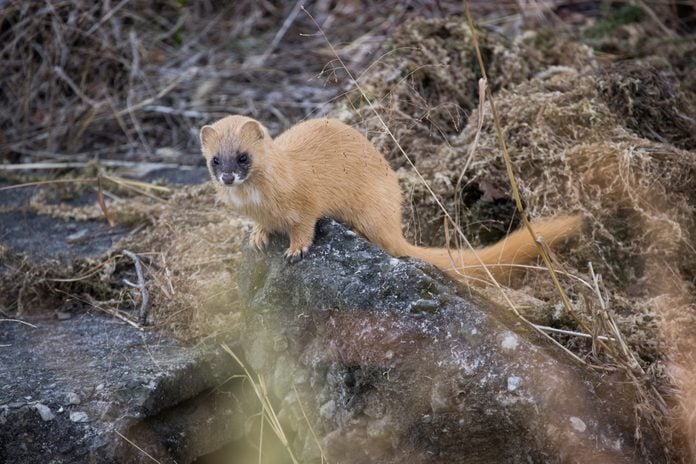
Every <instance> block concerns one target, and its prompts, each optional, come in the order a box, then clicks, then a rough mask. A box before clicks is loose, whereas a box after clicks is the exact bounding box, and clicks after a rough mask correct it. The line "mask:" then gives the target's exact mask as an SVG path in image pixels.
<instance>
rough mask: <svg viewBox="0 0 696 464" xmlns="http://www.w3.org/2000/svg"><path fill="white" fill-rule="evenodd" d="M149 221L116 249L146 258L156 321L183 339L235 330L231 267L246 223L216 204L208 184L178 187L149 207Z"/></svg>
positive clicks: (236, 255) (235, 310)
mask: <svg viewBox="0 0 696 464" xmlns="http://www.w3.org/2000/svg"><path fill="white" fill-rule="evenodd" d="M130 207H131V208H132V207H136V208H137V204H136V205H133V204H131V205H130ZM150 220H151V227H147V228H146V229H144V230H143V231H142V232H140V233H138V234H136V235H133V236H129V237H126V238H124V239H123V240H122V241H121V242H120V243H119V244H118V245H117V246H115V247H114V249H123V248H126V249H129V250H132V251H135V252H137V253H138V254H139V255H140V256H145V257H147V258H148V259H147V261H146V263H145V268H146V274H147V280H148V288H149V291H150V296H151V299H152V302H151V308H152V311H153V312H152V316H153V322H154V324H155V325H156V326H157V327H159V328H163V329H165V330H168V331H170V332H171V333H174V334H175V335H177V336H179V337H181V338H186V339H195V338H199V337H201V336H210V335H215V334H217V333H219V332H220V331H235V330H239V321H238V320H237V318H238V315H239V314H238V311H237V309H238V305H237V304H236V301H237V296H236V287H235V285H234V279H233V278H232V276H231V275H230V269H234V267H235V266H234V261H235V260H236V259H239V250H240V249H241V244H242V242H243V239H244V232H245V228H246V227H247V226H248V223H247V222H246V221H244V220H241V219H239V218H238V217H236V216H235V215H233V214H231V213H230V211H229V210H228V209H227V208H225V207H224V205H219V204H217V201H216V199H215V193H214V192H213V189H212V186H210V185H208V184H206V185H200V186H195V187H185V188H183V189H182V190H180V191H177V193H175V194H174V195H173V196H172V198H170V199H169V200H168V202H167V204H166V205H161V206H160V207H158V208H157V209H156V210H155V211H152V213H151V214H150ZM211 331H214V332H215V333H212V332H211Z"/></svg>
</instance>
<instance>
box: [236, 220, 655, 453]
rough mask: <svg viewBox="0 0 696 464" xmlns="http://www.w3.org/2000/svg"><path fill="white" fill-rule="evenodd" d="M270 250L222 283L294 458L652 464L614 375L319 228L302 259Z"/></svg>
mask: <svg viewBox="0 0 696 464" xmlns="http://www.w3.org/2000/svg"><path fill="white" fill-rule="evenodd" d="M286 246H287V239H286V238H283V237H274V238H273V239H272V241H271V245H270V247H269V249H268V251H267V253H265V254H262V253H258V252H255V251H253V250H251V249H247V250H246V251H245V255H244V257H245V259H244V261H243V265H242V267H241V269H239V272H238V284H239V288H240V291H241V293H242V297H243V301H244V303H245V305H246V306H247V309H246V310H245V317H246V320H247V322H248V330H247V334H249V336H248V337H247V338H246V339H245V341H244V343H243V345H244V351H245V353H246V358H247V360H248V362H249V363H250V364H251V365H252V367H253V368H254V369H255V370H256V372H257V373H259V374H260V375H261V376H262V377H263V378H264V379H266V380H267V382H268V383H269V385H270V386H271V389H272V392H273V393H274V394H275V395H276V396H277V397H278V398H279V399H280V406H279V412H278V414H279V416H280V417H281V419H283V420H284V421H285V423H286V425H287V428H288V430H295V432H296V434H295V438H294V441H293V449H294V450H295V453H296V455H297V456H299V460H300V462H319V460H320V454H322V453H323V454H324V455H325V456H326V457H328V459H329V462H332V463H397V462H399V463H401V462H408V463H491V462H496V463H504V462H509V463H517V462H525V463H526V462H544V463H546V462H625V463H633V462H642V461H644V460H645V459H647V458H650V459H651V460H652V462H664V461H665V457H664V456H663V455H662V454H661V451H660V448H659V447H658V446H657V445H656V443H657V441H656V439H655V436H654V435H653V433H652V432H651V431H650V430H649V429H648V428H645V427H643V428H642V432H643V437H642V438H643V442H642V443H641V444H638V443H636V440H635V430H636V423H635V413H634V411H633V407H632V404H633V403H632V398H633V394H634V392H633V391H632V390H631V387H630V385H628V383H626V382H624V380H625V379H622V378H611V377H609V376H603V377H602V376H600V375H598V374H597V373H595V372H591V371H589V370H587V369H585V368H583V367H581V366H579V365H577V364H575V363H574V362H573V361H571V360H570V359H569V357H568V356H567V355H566V354H564V353H563V352H562V351H561V350H560V349H558V348H557V347H555V346H553V345H551V344H550V343H548V342H547V341H546V340H544V339H542V338H541V337H540V336H538V334H536V333H535V332H533V331H532V330H530V329H529V328H528V327H527V326H525V325H524V324H523V323H522V322H521V321H520V320H519V319H517V318H516V317H515V316H513V315H512V314H511V313H510V312H509V311H508V310H506V309H504V308H501V307H498V306H494V305H492V304H490V303H487V302H486V301H484V300H483V299H481V298H479V297H477V296H476V295H474V294H469V293H468V292H467V291H466V290H465V289H462V288H460V287H458V286H457V285H455V284H454V283H453V282H451V281H448V280H447V279H446V278H444V277H443V276H442V275H441V274H440V272H439V271H437V270H436V269H434V268H432V267H431V266H429V265H427V264H425V263H422V262H419V261H417V260H414V259H395V258H392V257H390V256H389V255H387V254H385V253H384V252H382V251H381V250H379V249H378V248H377V247H376V246H374V245H372V244H370V243H368V242H366V241H365V240H363V239H361V238H359V237H358V236H356V235H355V234H354V233H353V232H351V231H349V230H347V229H346V228H345V227H343V226H342V225H340V224H337V223H335V222H333V221H320V223H319V224H318V226H317V234H316V240H315V244H314V246H313V247H312V248H311V250H310V252H309V255H308V256H307V257H306V258H305V259H304V260H303V261H301V262H299V263H297V264H295V265H290V264H287V263H286V262H285V261H284V260H283V258H282V252H283V250H284V249H285V247H286ZM305 416H306V417H305ZM307 420H309V422H310V424H311V426H312V430H313V431H314V433H316V435H317V439H315V438H314V437H313V434H312V433H307V430H308V429H309V427H308V425H307ZM641 447H643V449H644V451H641ZM643 453H645V454H647V456H646V455H645V454H643Z"/></svg>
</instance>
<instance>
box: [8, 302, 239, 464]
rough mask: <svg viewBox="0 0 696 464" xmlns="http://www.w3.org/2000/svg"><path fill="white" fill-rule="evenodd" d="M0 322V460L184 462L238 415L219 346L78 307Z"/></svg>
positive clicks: (221, 436)
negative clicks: (77, 311) (60, 314)
mask: <svg viewBox="0 0 696 464" xmlns="http://www.w3.org/2000/svg"><path fill="white" fill-rule="evenodd" d="M31 322H32V323H33V324H34V325H36V328H32V327H29V326H26V325H23V324H18V323H11V322H7V321H5V322H0V462H1V463H7V464H10V463H17V464H20V463H21V464H30V463H47V462H51V463H78V462H79V463H81V462H97V463H102V462H103V463H107V462H108V463H111V462H119V463H121V462H152V461H151V460H150V459H149V458H147V457H146V456H145V455H143V453H142V452H140V451H138V450H137V449H136V448H135V447H134V446H133V445H132V444H130V443H128V442H127V441H126V440H125V439H124V438H122V437H121V436H119V435H118V434H119V433H120V434H121V435H123V436H125V437H127V438H128V439H129V440H131V441H132V442H133V443H134V444H137V445H138V446H139V447H140V448H142V449H143V450H144V451H146V452H147V453H148V454H150V455H151V456H153V457H155V458H156V459H157V460H158V461H160V462H162V463H169V462H175V461H176V462H178V463H185V462H192V461H193V460H195V459H196V458H198V457H200V456H202V455H205V454H207V453H210V452H212V451H214V450H216V449H217V448H219V447H221V446H223V445H224V444H226V443H229V442H230V441H231V440H232V439H233V438H234V437H235V436H238V434H239V430H243V425H242V424H240V422H241V421H242V420H243V419H242V417H241V415H240V414H239V413H238V411H237V410H236V408H235V406H234V403H232V402H231V401H230V398H229V397H228V396H227V395H226V394H225V393H224V392H223V391H222V390H219V389H217V387H219V386H220V385H222V384H223V383H224V382H225V381H226V380H227V379H228V378H229V377H230V376H231V375H233V374H235V373H236V372H237V365H236V363H235V362H234V361H232V360H231V359H230V357H229V355H228V354H227V353H225V352H224V351H223V350H222V349H220V348H219V347H218V345H217V344H214V343H213V344H202V345H199V346H196V347H187V346H183V345H181V344H179V343H178V342H176V341H175V340H172V339H171V338H167V337H165V336H163V335H159V334H156V333H149V332H141V331H139V330H137V329H136V328H134V327H132V326H130V325H126V324H122V323H120V322H118V321H116V320H114V319H113V318H111V317H108V316H101V315H95V314H83V315H80V316H77V317H73V318H71V319H68V320H64V321H58V320H55V319H44V320H40V319H33V320H31Z"/></svg>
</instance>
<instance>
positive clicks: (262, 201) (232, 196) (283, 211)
mask: <svg viewBox="0 0 696 464" xmlns="http://www.w3.org/2000/svg"><path fill="white" fill-rule="evenodd" d="M201 144H202V148H203V155H204V156H205V158H206V159H207V160H208V162H209V163H210V159H211V158H212V157H213V156H215V154H216V153H219V152H220V150H228V151H229V150H233V151H234V150H241V151H244V152H246V153H249V154H250V156H251V168H250V171H249V175H248V177H247V180H246V181H245V182H243V183H241V184H240V185H237V186H233V187H228V186H223V185H221V184H220V183H219V182H217V180H216V179H215V178H213V182H214V183H215V185H216V187H217V189H218V191H219V192H220V194H221V196H222V197H223V199H226V200H227V201H229V202H231V203H233V205H234V206H235V207H236V208H237V209H238V210H239V211H240V212H241V213H242V214H244V215H246V216H248V217H251V218H252V219H254V220H255V221H256V224H257V225H256V227H255V228H254V231H253V232H252V236H251V243H252V244H253V245H254V246H256V247H259V248H261V247H263V246H264V245H265V244H266V242H267V239H268V234H269V233H271V232H282V233H287V234H288V236H289V238H290V247H289V248H288V250H287V251H286V256H287V257H288V258H289V259H291V260H292V259H298V258H300V257H301V256H302V254H303V253H305V252H306V251H307V250H308V249H309V247H310V246H311V244H312V240H313V237H314V226H315V223H316V221H317V219H319V218H320V217H322V216H329V217H332V218H335V219H337V220H339V221H341V222H343V223H345V224H347V225H348V226H349V227H351V228H352V229H354V230H355V231H357V232H358V233H360V234H361V235H363V236H364V237H365V238H367V239H368V240H370V241H371V242H373V243H375V244H377V245H379V246H380V247H382V248H383V249H384V250H385V251H387V252H388V253H389V254H391V255H392V256H415V257H417V258H420V259H422V260H424V261H427V262H429V263H431V264H434V265H435V266H437V267H439V268H440V269H442V270H444V271H445V272H447V273H448V274H450V275H452V276H454V277H455V278H458V279H462V280H463V279H465V278H474V279H481V278H485V276H486V273H485V271H484V269H482V268H481V266H480V264H479V262H478V260H477V259H476V257H475V255H474V253H473V252H472V251H471V250H451V251H448V250H447V249H444V248H439V249H438V248H422V247H417V246H414V245H411V244H409V243H408V242H407V241H406V239H405V238H404V236H403V234H402V232H401V189H400V187H399V183H398V181H397V178H396V174H395V173H394V171H392V169H391V168H390V167H389V164H388V163H387V161H386V160H385V159H384V157H383V156H382V155H381V154H380V153H379V152H378V151H377V150H376V149H375V147H374V146H373V145H372V144H371V143H370V142H369V141H368V140H367V139H366V138H365V137H364V136H363V135H362V134H360V133H359V132H358V131H356V130H355V129H353V128H352V127H350V126H348V125H346V124H343V123H342V122H340V121H337V120H334V119H313V120H308V121H304V122H301V123H299V124H297V125H295V126H293V127H292V128H290V129H288V130H287V131H286V132H284V133H282V134H281V135H280V136H278V137H277V138H276V139H271V137H270V136H269V135H268V131H267V130H266V129H265V128H264V127H263V126H262V125H261V124H259V123H258V122H257V121H255V120H253V119H251V118H247V117H243V116H228V117H226V118H223V119H221V120H219V121H217V122H215V123H214V124H212V125H211V126H205V127H203V128H202V129H201ZM579 225H580V218H579V216H565V217H558V218H554V219H550V220H546V221H542V222H540V223H537V224H535V225H534V229H535V232H536V234H537V235H540V236H542V237H544V239H545V240H546V242H547V243H548V244H553V243H555V242H557V241H559V240H561V239H564V238H566V237H568V236H569V235H571V234H573V233H574V232H575V231H576V230H577V229H578V227H579ZM477 253H478V256H479V257H480V259H481V261H482V262H483V263H484V264H486V265H489V266H491V267H490V272H491V273H492V274H493V276H494V277H496V278H500V277H504V276H507V275H509V272H510V271H509V266H496V265H497V264H505V265H510V264H519V263H524V262H529V261H530V260H532V259H534V258H536V257H537V247H536V245H535V242H534V240H533V239H532V238H531V236H530V235H529V233H528V232H527V231H526V230H518V231H516V232H513V233H512V234H510V235H509V236H508V237H507V238H506V239H504V240H502V241H501V242H499V243H497V244H495V245H493V246H490V247H487V248H483V249H480V250H477ZM454 263H456V266H453V264H454Z"/></svg>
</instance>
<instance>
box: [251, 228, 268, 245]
mask: <svg viewBox="0 0 696 464" xmlns="http://www.w3.org/2000/svg"><path fill="white" fill-rule="evenodd" d="M249 244H250V245H251V246H252V247H254V248H255V249H256V250H258V251H263V249H264V248H266V245H268V232H267V231H266V229H264V228H263V227H261V226H260V225H258V224H256V225H255V226H254V228H253V229H251V235H250V236H249Z"/></svg>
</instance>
